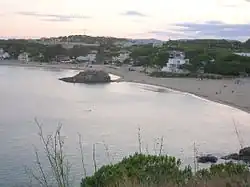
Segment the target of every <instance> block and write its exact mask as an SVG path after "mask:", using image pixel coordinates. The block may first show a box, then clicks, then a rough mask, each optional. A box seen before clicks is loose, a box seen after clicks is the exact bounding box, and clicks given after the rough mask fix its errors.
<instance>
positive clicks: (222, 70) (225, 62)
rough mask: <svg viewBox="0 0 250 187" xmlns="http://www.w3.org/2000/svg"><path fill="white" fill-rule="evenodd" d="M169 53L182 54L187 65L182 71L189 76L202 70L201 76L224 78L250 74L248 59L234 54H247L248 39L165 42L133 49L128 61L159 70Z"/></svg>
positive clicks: (248, 48) (249, 41)
mask: <svg viewBox="0 0 250 187" xmlns="http://www.w3.org/2000/svg"><path fill="white" fill-rule="evenodd" d="M172 50H178V51H183V52H185V54H186V58H187V59H189V60H190V64H185V65H184V66H183V67H182V68H184V69H187V70H189V71H190V72H192V73H196V72H199V71H201V70H202V71H204V73H208V74H220V75H225V76H239V75H241V74H249V73H250V57H243V56H239V55H235V54H234V53H236V52H250V39H249V40H247V41H246V42H244V43H242V42H239V41H228V40H186V41H184V40H183V41H168V42H166V43H165V44H164V45H163V47H160V48H154V47H153V46H152V45H147V46H137V47H134V48H132V53H131V58H132V59H134V61H139V62H137V64H139V65H145V66H155V65H156V66H160V67H162V66H163V65H165V63H166V62H167V59H168V52H169V51H172ZM142 57H143V58H142ZM140 58H141V59H143V60H140Z"/></svg>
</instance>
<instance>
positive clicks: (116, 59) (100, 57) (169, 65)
mask: <svg viewBox="0 0 250 187" xmlns="http://www.w3.org/2000/svg"><path fill="white" fill-rule="evenodd" d="M32 42H33V43H37V44H42V45H45V46H49V47H50V46H60V47H61V48H63V49H64V50H70V51H71V52H72V53H73V54H74V56H72V55H66V54H56V53H55V55H54V56H53V57H52V58H50V59H49V60H48V59H47V60H46V61H47V63H48V61H49V63H50V64H77V65H81V66H82V65H84V66H90V67H91V65H94V64H106V65H113V66H121V65H124V64H126V65H128V69H129V71H137V70H138V69H139V71H144V72H145V73H150V72H153V71H158V72H170V73H176V74H178V73H179V74H180V73H187V72H189V70H188V69H185V68H183V67H184V66H185V65H190V62H191V63H192V59H191V60H190V59H189V58H187V57H186V53H185V51H183V50H182V51H181V50H178V48H177V47H176V46H174V47H173V45H171V46H170V45H169V44H168V48H173V49H167V50H166V51H165V53H167V54H168V55H167V56H165V57H163V58H161V59H160V62H159V59H158V64H161V65H157V63H156V64H153V65H151V66H150V65H147V66H146V67H145V64H147V63H145V61H150V60H149V59H148V56H146V55H145V54H138V55H137V57H134V56H133V52H134V51H135V50H134V49H136V48H140V46H141V47H143V46H151V47H152V48H155V50H154V51H156V54H158V53H159V51H160V52H161V53H162V49H163V46H164V45H165V43H164V42H163V41H159V40H153V39H152V40H150V39H148V40H147V39H145V40H134V41H133V40H131V41H129V40H125V41H124V40H123V41H115V42H113V48H112V49H111V48H110V47H103V46H102V45H100V43H98V42H94V43H92V44H90V43H83V42H78V41H70V42H69V41H67V42H65V41H62V40H61V39H58V38H42V39H40V40H34V41H32ZM81 48H88V49H91V50H88V52H87V53H86V54H85V55H77V54H76V52H75V51H79V49H81ZM93 48H95V49H93ZM175 48H177V49H175ZM60 50H62V49H60ZM157 50H158V52H157ZM75 54H76V55H75ZM78 54H79V53H78ZM233 54H235V55H238V56H242V57H249V58H250V53H244V52H234V53H233ZM44 55H45V54H43V53H42V52H39V53H38V54H36V56H34V55H32V54H31V53H29V52H28V51H25V50H20V51H19V53H18V54H12V53H11V52H9V51H5V50H4V49H3V48H0V60H18V61H19V62H22V63H24V64H26V63H32V62H39V63H43V62H44V61H45V60H44V59H45V58H44ZM214 61H215V59H213V58H212V59H211V58H210V59H206V60H204V59H200V64H203V65H205V64H207V63H212V62H214ZM196 63H197V62H196ZM138 67H140V68H138ZM197 71H198V72H200V73H202V72H203V71H204V70H203V67H200V68H199V69H198V70H197Z"/></svg>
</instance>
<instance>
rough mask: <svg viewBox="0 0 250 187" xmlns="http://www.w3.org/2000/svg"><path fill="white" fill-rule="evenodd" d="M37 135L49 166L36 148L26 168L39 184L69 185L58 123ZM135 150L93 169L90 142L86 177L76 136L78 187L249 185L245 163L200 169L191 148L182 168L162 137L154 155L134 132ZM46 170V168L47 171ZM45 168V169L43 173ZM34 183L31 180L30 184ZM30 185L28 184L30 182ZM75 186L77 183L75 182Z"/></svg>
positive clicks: (245, 186) (71, 185) (212, 186)
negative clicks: (79, 170)
mask: <svg viewBox="0 0 250 187" xmlns="http://www.w3.org/2000/svg"><path fill="white" fill-rule="evenodd" d="M36 123H37V125H38V127H39V136H40V139H41V142H42V144H43V145H44V152H45V155H46V157H47V160H48V164H49V168H44V167H43V165H42V164H41V161H40V156H39V154H38V151H37V150H36V151H35V155H36V166H37V169H36V170H27V171H28V172H29V174H30V176H32V178H34V179H35V181H36V182H37V183H38V184H39V185H40V186H42V187H51V186H56V187H73V186H74V185H73V183H72V182H71V177H72V176H71V173H70V163H69V162H68V160H67V157H66V155H65V152H64V138H63V137H62V136H61V126H59V127H58V129H57V130H56V132H55V134H53V135H49V136H46V135H45V134H44V133H43V129H42V126H41V125H40V124H39V123H38V122H37V121H36ZM138 142H139V153H135V154H134V155H131V156H129V157H125V158H123V160H122V161H120V162H118V163H115V164H113V163H110V164H108V165H104V166H102V167H101V168H99V169H97V166H96V149H95V144H94V145H93V165H94V169H95V172H94V174H93V175H92V176H87V172H86V168H85V162H84V161H85V160H84V151H83V150H84V149H83V145H82V140H81V136H80V135H79V147H80V151H81V158H82V163H79V164H82V166H83V178H82V181H81V184H80V186H81V187H151V186H152V187H174V186H187V187H199V186H207V187H222V186H226V187H233V186H237V187H247V186H250V170H249V168H248V166H247V165H245V164H236V163H232V162H229V163H225V164H217V165H211V166H210V167H209V168H207V169H200V168H199V164H198V163H197V159H196V151H197V150H196V149H194V166H193V167H192V168H191V166H186V167H184V168H183V165H182V163H181V160H180V159H177V158H175V157H172V156H168V155H163V154H162V151H161V150H162V145H163V138H162V139H161V140H160V149H159V152H158V153H157V151H156V153H155V155H150V154H148V153H147V154H144V153H142V150H141V136H140V131H139V133H138ZM48 169H49V170H48ZM46 171H47V172H46ZM32 184H34V183H32ZM30 186H32V185H30ZM77 186H78V185H77Z"/></svg>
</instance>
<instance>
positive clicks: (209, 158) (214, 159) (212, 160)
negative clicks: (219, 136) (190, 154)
mask: <svg viewBox="0 0 250 187" xmlns="http://www.w3.org/2000/svg"><path fill="white" fill-rule="evenodd" d="M217 161H218V158H217V157H216V156H213V155H204V156H199V157H198V158H197V162H199V163H216V162H217Z"/></svg>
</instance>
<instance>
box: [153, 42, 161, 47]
mask: <svg viewBox="0 0 250 187" xmlns="http://www.w3.org/2000/svg"><path fill="white" fill-rule="evenodd" d="M162 46H163V42H155V43H153V47H162Z"/></svg>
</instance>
